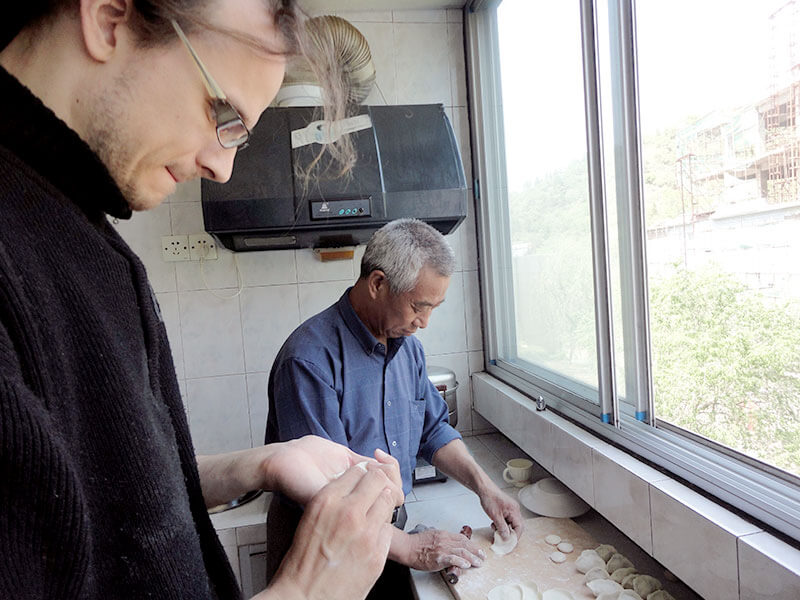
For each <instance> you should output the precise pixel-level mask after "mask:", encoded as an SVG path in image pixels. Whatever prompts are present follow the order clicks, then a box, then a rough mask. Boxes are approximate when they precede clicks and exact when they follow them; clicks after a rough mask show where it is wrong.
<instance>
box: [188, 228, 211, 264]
mask: <svg viewBox="0 0 800 600" xmlns="http://www.w3.org/2000/svg"><path fill="white" fill-rule="evenodd" d="M189 256H190V257H191V260H216V258H217V243H216V242H215V241H214V238H212V237H211V236H210V235H208V234H207V233H193V234H192V235H190V236H189Z"/></svg>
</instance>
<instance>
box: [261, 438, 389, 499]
mask: <svg viewBox="0 0 800 600" xmlns="http://www.w3.org/2000/svg"><path fill="white" fill-rule="evenodd" d="M266 448H270V449H272V450H273V451H272V452H270V454H269V455H268V456H267V458H266V459H265V460H264V462H263V470H264V478H265V485H264V488H265V489H269V490H276V491H280V492H283V493H284V494H285V495H286V496H288V497H289V498H291V499H292V500H294V501H295V502H298V503H300V504H307V503H308V502H309V501H310V500H311V498H312V497H314V495H315V494H316V493H317V492H318V491H319V490H320V489H322V488H323V487H324V486H325V485H327V484H328V483H329V482H331V481H332V480H334V479H336V477H338V476H339V475H341V474H342V473H343V472H344V471H346V470H347V469H349V468H350V467H352V466H353V465H356V464H358V463H361V462H364V461H367V463H368V465H369V466H370V469H373V468H375V469H379V470H381V471H383V473H384V475H385V476H386V477H387V478H388V480H389V481H390V482H391V484H392V485H391V489H392V499H393V501H394V506H399V505H401V504H402V503H403V500H404V495H403V491H402V490H403V484H402V480H401V478H400V466H399V465H398V463H397V460H395V459H394V458H392V457H391V456H389V455H388V454H386V453H385V452H382V451H381V450H376V451H375V459H371V458H367V457H364V456H360V455H359V454H356V453H355V452H353V451H352V450H350V449H349V448H347V447H346V446H342V445H341V444H337V443H335V442H332V441H330V440H326V439H324V438H321V437H316V436H312V435H308V436H305V437H302V438H300V439H297V440H292V441H289V442H284V443H281V444H270V445H269V446H266Z"/></svg>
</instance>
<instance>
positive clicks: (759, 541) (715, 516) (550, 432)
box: [472, 372, 800, 600]
mask: <svg viewBox="0 0 800 600" xmlns="http://www.w3.org/2000/svg"><path fill="white" fill-rule="evenodd" d="M472 379H473V404H474V407H475V410H476V411H479V412H480V413H481V415H482V416H483V417H485V418H486V419H488V420H489V421H490V422H491V423H492V424H494V425H495V426H497V428H498V429H500V430H501V431H502V432H503V433H504V434H505V435H506V436H507V437H508V438H509V439H510V440H511V441H513V442H514V443H515V444H517V445H518V446H519V447H520V448H522V449H523V450H524V451H525V452H526V453H528V454H529V455H530V456H531V457H532V458H534V460H536V461H537V462H539V463H540V464H541V465H543V466H544V467H545V468H546V469H547V470H548V471H551V472H553V474H554V475H556V476H557V477H558V478H559V479H560V480H561V481H563V482H564V483H565V484H566V485H568V486H569V487H570V488H572V490H573V491H574V492H575V493H577V494H578V495H580V496H582V497H583V498H584V500H587V502H589V504H591V505H592V507H593V508H594V509H595V510H597V511H598V512H599V513H601V514H602V515H603V516H604V517H606V518H607V519H608V520H609V521H611V522H612V523H613V524H614V525H615V526H616V527H617V528H619V529H620V531H622V533H624V534H625V535H626V536H628V538H630V539H631V540H632V541H633V542H635V543H636V544H637V546H639V547H640V548H641V549H643V550H644V551H646V552H647V553H648V554H650V555H651V556H652V557H653V558H654V559H655V560H657V561H658V562H659V563H660V564H661V565H663V566H664V567H666V568H667V569H669V570H670V571H671V572H673V573H674V574H675V575H677V576H678V577H679V578H680V579H681V580H682V581H683V582H685V583H686V584H687V585H689V586H690V587H692V588H693V589H694V590H695V591H696V592H697V593H698V594H700V596H702V597H703V598H705V599H706V600H717V599H719V600H723V599H725V600H735V599H737V598H738V599H740V600H762V599H766V598H774V599H778V598H780V599H783V598H786V599H787V600H788V599H789V598H792V599H794V598H800V550H798V549H797V548H795V547H793V546H790V545H789V544H786V543H784V542H783V541H781V540H780V539H778V538H776V537H775V536H773V535H771V534H770V533H768V532H765V531H763V530H762V529H761V528H760V527H758V526H757V525H754V524H753V523H750V522H748V521H746V520H744V519H742V518H741V517H739V516H738V515H736V514H734V513H732V512H730V511H728V510H727V509H726V508H724V507H722V506H720V505H718V504H717V503H715V502H713V501H712V500H709V499H708V498H706V497H704V496H702V495H700V494H698V493H697V492H694V491H693V490H691V489H689V488H688V487H686V486H684V485H683V484H681V483H679V482H677V481H674V480H672V479H670V478H669V477H668V476H666V475H664V474H663V473H661V472H659V471H656V470H654V469H652V468H650V467H648V466H647V465H645V464H643V463H641V462H639V461H638V460H636V459H635V458H634V457H632V456H630V455H629V454H627V453H625V452H622V451H620V450H618V449H616V448H614V447H612V446H610V445H609V444H607V443H605V442H603V441H601V440H599V439H598V438H596V437H595V436H593V435H591V434H589V433H588V432H586V431H585V430H583V429H581V428H579V427H577V426H575V425H574V424H572V423H569V422H567V421H565V420H564V419H562V418H561V417H559V416H557V415H555V414H553V413H552V412H550V411H544V412H537V411H535V410H534V409H533V403H532V402H530V401H529V400H527V401H526V400H525V399H524V397H522V398H520V396H521V394H519V393H517V392H516V391H514V390H513V389H511V388H510V387H508V386H506V385H505V384H503V383H501V382H499V381H498V380H496V379H494V378H493V377H491V376H490V375H488V374H487V373H482V372H475V373H474V374H473V375H472ZM473 427H475V424H474V422H473ZM481 439H485V438H483V437H482V438H481ZM548 465H552V468H551V466H548Z"/></svg>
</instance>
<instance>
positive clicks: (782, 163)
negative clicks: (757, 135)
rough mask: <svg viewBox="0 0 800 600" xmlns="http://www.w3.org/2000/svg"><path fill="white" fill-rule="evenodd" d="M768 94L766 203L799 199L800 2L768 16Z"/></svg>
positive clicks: (765, 124) (790, 4) (786, 5)
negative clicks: (799, 38) (799, 37)
mask: <svg viewBox="0 0 800 600" xmlns="http://www.w3.org/2000/svg"><path fill="white" fill-rule="evenodd" d="M769 20H770V39H771V41H772V43H771V46H770V74H771V88H772V89H771V94H770V97H769V99H768V100H767V102H765V103H764V104H762V106H763V109H762V110H763V122H764V145H765V150H766V152H767V178H766V179H767V181H766V196H767V202H769V203H770V204H779V203H784V202H794V201H796V200H798V199H800V186H799V185H798V175H800V135H799V132H798V127H797V126H798V111H800V55H799V54H798V50H800V48H798V44H797V30H798V27H800V3H798V2H797V1H796V0H791V1H790V2H787V3H786V4H784V5H783V6H782V7H781V8H779V9H778V10H776V11H775V12H774V13H773V14H772V15H771V16H770V19H769Z"/></svg>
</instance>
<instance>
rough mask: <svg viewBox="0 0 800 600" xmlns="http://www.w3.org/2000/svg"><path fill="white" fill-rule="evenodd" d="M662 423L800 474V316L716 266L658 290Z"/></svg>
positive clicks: (655, 314) (655, 329)
mask: <svg viewBox="0 0 800 600" xmlns="http://www.w3.org/2000/svg"><path fill="white" fill-rule="evenodd" d="M650 315H651V316H650V321H651V332H652V350H653V373H654V386H655V402H656V415H657V416H658V417H659V418H661V419H663V420H665V421H668V422H670V423H673V424H675V425H677V426H679V427H682V428H684V429H687V430H689V431H692V432H694V433H697V434H700V435H702V436H705V437H707V438H710V439H712V440H715V441H717V442H719V443H722V444H724V445H726V446H729V447H731V448H733V449H736V450H739V451H741V452H743V453H745V454H747V455H749V456H753V457H756V458H758V459H760V460H762V461H764V462H768V463H770V464H772V465H775V466H778V467H780V468H782V469H785V470H787V471H789V472H792V473H795V474H800V311H798V310H797V307H796V306H793V305H791V304H788V303H787V304H785V305H771V304H768V303H767V302H766V301H765V299H764V298H762V297H761V296H760V295H759V294H756V293H753V292H750V291H747V289H746V288H745V286H744V285H743V284H741V283H739V282H738V281H737V280H736V279H734V278H733V277H732V276H731V275H728V274H726V273H723V272H722V271H721V270H719V268H717V267H715V266H713V265H712V266H708V267H705V268H703V269H702V270H697V271H688V270H685V269H683V268H676V269H675V270H674V272H672V273H671V274H669V275H668V276H666V277H664V278H662V279H661V280H659V281H657V282H652V285H651V288H650Z"/></svg>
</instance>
